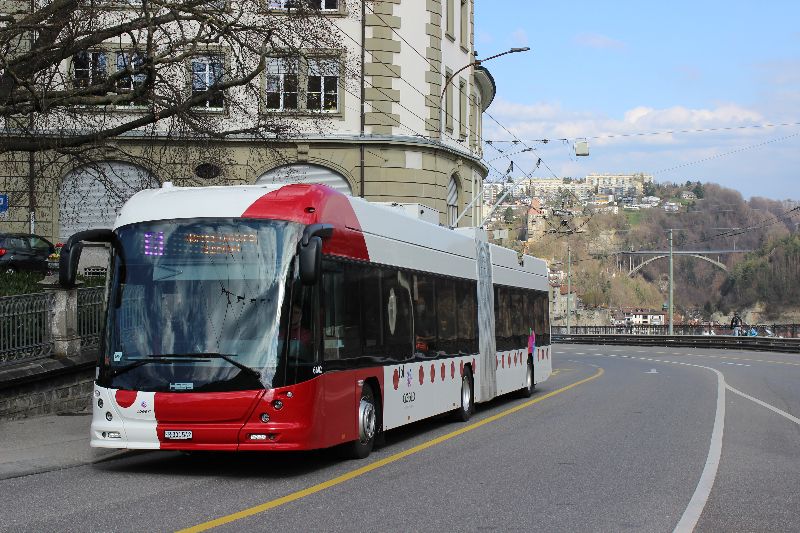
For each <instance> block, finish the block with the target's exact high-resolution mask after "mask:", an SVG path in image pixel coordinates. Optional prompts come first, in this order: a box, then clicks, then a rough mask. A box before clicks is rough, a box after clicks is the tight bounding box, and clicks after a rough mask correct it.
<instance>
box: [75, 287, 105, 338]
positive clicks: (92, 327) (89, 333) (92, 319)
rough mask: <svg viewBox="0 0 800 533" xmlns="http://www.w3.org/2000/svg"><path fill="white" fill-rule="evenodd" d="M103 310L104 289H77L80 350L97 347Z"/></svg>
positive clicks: (103, 314)
mask: <svg viewBox="0 0 800 533" xmlns="http://www.w3.org/2000/svg"><path fill="white" fill-rule="evenodd" d="M105 308H106V294H105V287H89V288H86V289H78V336H79V337H80V339H81V348H87V347H91V346H99V344H100V334H101V332H102V331H103V317H104V316H105Z"/></svg>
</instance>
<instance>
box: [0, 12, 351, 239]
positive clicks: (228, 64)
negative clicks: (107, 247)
mask: <svg viewBox="0 0 800 533" xmlns="http://www.w3.org/2000/svg"><path fill="white" fill-rule="evenodd" d="M340 1H341V0H340ZM334 4H335V5H338V3H336V2H334ZM330 5H331V3H330V1H329V0H316V1H314V0H28V1H24V2H19V1H13V0H12V1H9V0H0V160H1V161H2V163H0V166H2V168H3V169H4V172H5V175H0V186H2V189H3V190H6V191H9V194H10V196H11V203H12V205H19V206H22V205H25V204H27V206H28V212H29V218H30V230H31V231H33V230H34V218H35V217H34V214H35V211H36V206H37V203H39V202H40V200H38V199H37V198H38V197H40V196H41V195H42V194H43V193H46V195H47V197H51V196H49V195H51V194H57V195H58V198H59V206H60V207H59V211H60V219H61V220H62V221H63V220H65V219H72V220H79V219H80V218H81V216H82V213H83V210H84V203H85V201H86V198H83V195H84V192H83V191H82V190H81V189H80V188H79V187H78V182H77V181H76V177H75V175H71V174H69V169H70V168H73V169H74V168H76V167H77V166H78V165H81V168H82V169H83V170H84V171H83V173H82V174H81V176H82V178H81V179H85V178H86V177H87V176H89V177H90V178H91V179H94V180H95V181H96V183H98V184H100V185H101V186H102V190H103V191H104V193H103V194H102V195H101V196H102V197H101V198H99V199H96V200H92V201H97V202H99V203H100V204H102V206H103V210H104V211H105V212H108V213H113V212H115V211H116V210H117V209H118V208H119V207H120V206H121V205H122V202H124V200H126V199H127V198H128V197H129V196H130V195H131V194H133V193H134V192H135V191H137V190H141V189H142V188H146V187H152V186H154V185H157V182H158V181H161V180H164V179H174V177H176V176H177V175H178V172H180V178H181V182H182V183H184V184H204V183H208V180H216V182H219V181H220V180H224V179H225V177H226V176H224V175H221V176H219V179H217V177H218V175H220V174H221V173H223V172H224V169H226V166H227V167H230V163H231V162H232V160H231V157H232V156H231V152H230V150H229V149H228V147H229V146H230V143H225V142H220V141H223V140H233V141H235V143H240V145H241V143H249V146H253V147H257V149H254V150H247V151H246V152H250V155H249V157H250V158H251V159H252V161H248V162H247V164H248V166H250V167H251V168H253V169H257V168H260V167H261V166H262V164H263V159H264V158H265V157H269V158H270V160H279V161H280V160H281V158H282V157H284V156H283V153H282V152H281V150H280V148H281V147H285V142H286V140H288V139H291V138H295V137H297V136H298V134H302V133H324V132H325V131H326V129H327V128H328V127H329V125H330V124H331V119H330V118H329V116H330V115H329V114H328V113H326V112H325V111H328V110H330V108H329V107H326V106H329V105H330V98H329V97H326V95H325V89H324V87H323V84H324V82H323V81H320V80H319V79H323V78H324V76H323V74H324V73H323V72H321V71H322V70H324V69H325V68H326V66H325V65H326V63H325V61H323V60H322V59H321V58H325V57H327V58H328V60H330V59H331V58H333V60H334V61H335V62H336V63H337V64H339V67H341V68H339V70H338V73H337V78H336V79H337V82H336V85H337V90H341V91H342V92H343V91H347V92H350V93H351V94H355V89H354V88H353V87H348V84H351V83H352V84H354V83H356V80H355V76H353V75H352V74H351V75H350V76H344V75H343V73H345V72H350V73H353V72H358V70H359V69H358V66H357V65H356V66H353V65H352V64H350V63H353V62H357V61H360V58H359V57H358V56H359V54H350V56H348V54H347V53H346V50H345V46H344V44H343V43H344V39H343V36H342V34H341V30H340V29H339V27H338V25H337V24H335V23H334V21H333V19H331V18H330V17H329V16H328V15H329V14H330V11H329V10H327V9H326V8H327V7H329V6H330ZM350 11H351V13H355V10H352V9H351V10H350ZM329 62H330V61H329ZM313 69H316V71H315V72H313V74H315V75H316V77H317V78H319V79H317V80H316V82H317V83H318V85H320V87H319V89H318V90H319V93H314V90H313V87H312V85H313V83H312V80H311V78H312V70H313ZM329 78H330V77H329ZM312 104H313V105H312ZM335 104H336V105H339V103H338V101H337V102H335ZM315 111H318V112H315ZM282 143H283V144H282ZM267 154H268V155H267ZM108 161H135V162H136V163H137V166H139V167H146V168H147V169H149V171H150V172H147V173H141V172H138V171H135V170H134V171H128V170H125V171H123V173H120V172H119V171H118V170H115V169H114V168H113V167H112V166H110V165H109V164H108V163H107V162H108ZM239 162H241V161H239ZM176 169H180V170H178V171H176ZM183 178H189V179H185V180H184V179H183ZM20 179H24V180H25V182H26V183H27V185H26V186H25V187H20V185H19V184H20V183H21V182H20V181H19V180H20ZM193 180H194V181H193ZM212 182H214V181H212ZM45 203H46V200H45ZM53 232H55V229H53Z"/></svg>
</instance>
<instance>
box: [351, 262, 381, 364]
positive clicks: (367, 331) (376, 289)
mask: <svg viewBox="0 0 800 533" xmlns="http://www.w3.org/2000/svg"><path fill="white" fill-rule="evenodd" d="M354 269H356V272H357V273H358V278H359V279H358V293H357V294H358V295H360V300H361V326H362V327H361V331H362V334H363V338H362V342H363V345H362V347H363V350H364V355H368V356H372V357H380V356H382V355H383V353H382V352H383V325H382V322H381V319H382V318H383V313H382V309H383V304H382V302H383V298H382V294H381V271H380V270H378V269H377V268H376V267H369V266H354Z"/></svg>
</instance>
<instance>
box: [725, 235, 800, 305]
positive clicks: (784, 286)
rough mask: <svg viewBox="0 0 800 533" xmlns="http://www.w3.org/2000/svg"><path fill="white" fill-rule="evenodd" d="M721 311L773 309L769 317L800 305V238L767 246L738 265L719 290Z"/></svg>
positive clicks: (785, 239)
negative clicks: (764, 307)
mask: <svg viewBox="0 0 800 533" xmlns="http://www.w3.org/2000/svg"><path fill="white" fill-rule="evenodd" d="M721 303H722V305H723V306H724V307H737V308H738V307H753V306H755V305H757V304H759V303H763V304H765V305H768V306H771V307H773V309H772V310H771V312H772V313H779V312H780V311H783V310H788V309H794V308H796V307H797V306H798V305H800V234H797V233H795V234H794V235H790V236H788V237H784V238H783V239H778V240H777V241H773V242H769V243H767V244H765V245H764V246H762V247H761V248H760V249H759V250H758V251H756V252H754V253H752V254H749V255H748V256H747V258H745V259H744V260H743V261H742V262H741V263H739V264H737V265H736V267H735V268H734V269H733V272H732V273H731V277H730V278H729V279H728V281H727V282H726V283H725V284H723V286H722V302H721Z"/></svg>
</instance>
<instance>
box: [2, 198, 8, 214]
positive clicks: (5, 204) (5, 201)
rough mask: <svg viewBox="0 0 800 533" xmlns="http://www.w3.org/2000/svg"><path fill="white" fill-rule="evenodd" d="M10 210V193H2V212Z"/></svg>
mask: <svg viewBox="0 0 800 533" xmlns="http://www.w3.org/2000/svg"><path fill="white" fill-rule="evenodd" d="M6 211H8V195H7V194H0V213H5V212H6Z"/></svg>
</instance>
